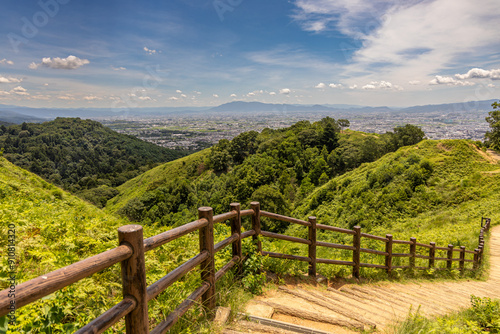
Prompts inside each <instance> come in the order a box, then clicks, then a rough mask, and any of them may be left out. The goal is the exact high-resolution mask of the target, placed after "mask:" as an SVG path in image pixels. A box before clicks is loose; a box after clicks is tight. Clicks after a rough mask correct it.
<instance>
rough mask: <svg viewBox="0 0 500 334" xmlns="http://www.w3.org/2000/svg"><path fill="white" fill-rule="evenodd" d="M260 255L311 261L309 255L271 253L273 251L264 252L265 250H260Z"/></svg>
mask: <svg viewBox="0 0 500 334" xmlns="http://www.w3.org/2000/svg"><path fill="white" fill-rule="evenodd" d="M262 255H264V256H269V257H275V258H277V259H288V260H298V261H305V262H311V259H310V258H309V257H305V256H298V255H289V254H281V253H273V252H265V251H263V252H262Z"/></svg>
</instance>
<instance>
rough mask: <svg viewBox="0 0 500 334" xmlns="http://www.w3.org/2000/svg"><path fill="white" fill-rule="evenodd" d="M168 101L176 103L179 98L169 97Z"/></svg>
mask: <svg viewBox="0 0 500 334" xmlns="http://www.w3.org/2000/svg"><path fill="white" fill-rule="evenodd" d="M168 99H169V100H170V101H177V100H178V99H179V98H177V97H175V96H172V97H169V98H168Z"/></svg>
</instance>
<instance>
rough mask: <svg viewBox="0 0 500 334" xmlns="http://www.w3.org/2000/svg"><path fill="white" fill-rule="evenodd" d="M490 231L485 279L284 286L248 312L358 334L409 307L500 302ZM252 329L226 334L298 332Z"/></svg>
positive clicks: (498, 242)
mask: <svg viewBox="0 0 500 334" xmlns="http://www.w3.org/2000/svg"><path fill="white" fill-rule="evenodd" d="M490 231H491V236H490V239H489V248H490V257H489V262H490V271H489V278H488V280H486V281H461V282H439V283H432V282H429V283H426V282H422V283H409V284H402V283H390V282H387V283H386V282H383V283H377V284H364V285H355V284H348V285H344V286H342V287H341V288H340V289H338V290H336V289H331V288H328V289H326V288H325V287H321V286H319V287H313V286H310V285H302V286H295V287H286V286H281V287H279V289H278V290H274V291H268V292H267V293H266V294H265V295H264V296H259V297H256V298H255V299H254V300H252V301H251V302H250V303H249V306H248V308H247V311H248V312H249V314H251V315H255V316H262V317H268V318H271V319H273V320H278V321H282V322H287V323H292V324H297V325H301V326H305V327H308V328H311V329H316V330H318V331H322V332H323V333H324V332H327V333H337V334H340V333H355V330H356V329H358V330H359V329H360V328H365V329H367V328H370V327H373V326H375V327H376V329H377V330H378V331H380V332H383V331H384V328H386V327H387V325H389V324H391V323H394V321H396V320H398V319H403V318H405V317H406V316H407V315H408V312H409V310H410V308H411V310H412V311H415V310H417V309H419V310H420V313H421V314H423V315H425V316H434V315H444V314H447V313H449V312H453V311H458V310H459V309H460V308H462V307H470V296H471V295H475V296H478V297H491V298H500V226H496V227H494V228H492V229H491V230H490ZM297 314H301V316H300V317H297V316H296V315H297ZM248 326H250V325H249V324H248V323H244V322H242V323H239V324H238V323H237V324H233V325H232V326H231V329H228V330H227V331H226V332H225V333H228V334H229V333H254V334H256V333H296V332H290V331H286V330H281V329H280V330H278V329H273V328H266V327H265V326H262V327H258V326H257V327H255V326H254V327H252V328H250V327H248ZM252 326H253V325H252ZM304 333H306V332H305V331H304ZM309 333H313V332H309ZM358 333H359V331H358Z"/></svg>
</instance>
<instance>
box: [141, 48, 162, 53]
mask: <svg viewBox="0 0 500 334" xmlns="http://www.w3.org/2000/svg"><path fill="white" fill-rule="evenodd" d="M143 50H144V51H146V52H147V53H148V54H150V55H154V54H157V53H161V51H157V50H153V49H149V48H147V47H144V48H143Z"/></svg>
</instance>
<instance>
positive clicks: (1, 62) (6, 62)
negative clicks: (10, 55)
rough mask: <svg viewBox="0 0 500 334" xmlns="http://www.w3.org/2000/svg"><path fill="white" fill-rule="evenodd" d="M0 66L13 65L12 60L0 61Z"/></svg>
mask: <svg viewBox="0 0 500 334" xmlns="http://www.w3.org/2000/svg"><path fill="white" fill-rule="evenodd" d="M0 64H1V65H14V62H13V61H12V60H7V59H5V58H4V59H2V60H0Z"/></svg>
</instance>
